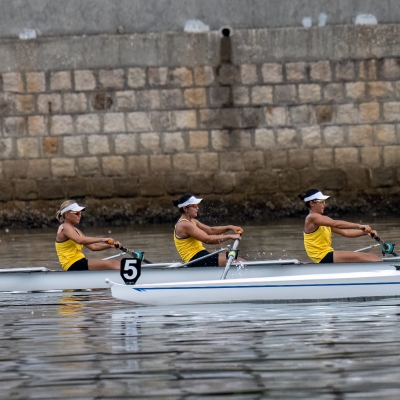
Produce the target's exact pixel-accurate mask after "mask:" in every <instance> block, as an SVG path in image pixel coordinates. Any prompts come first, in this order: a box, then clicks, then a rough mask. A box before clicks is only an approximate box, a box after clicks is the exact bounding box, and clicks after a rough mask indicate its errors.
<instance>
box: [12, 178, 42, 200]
mask: <svg viewBox="0 0 400 400" xmlns="http://www.w3.org/2000/svg"><path fill="white" fill-rule="evenodd" d="M14 185H15V186H14V193H15V198H16V199H17V200H36V199H37V198H38V197H39V196H38V195H39V193H38V188H37V184H36V181H34V180H33V179H24V180H23V181H20V180H18V181H16V182H15V183H14Z"/></svg>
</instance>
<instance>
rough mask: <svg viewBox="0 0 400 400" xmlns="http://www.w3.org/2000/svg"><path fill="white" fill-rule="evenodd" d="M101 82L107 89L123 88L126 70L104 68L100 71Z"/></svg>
mask: <svg viewBox="0 0 400 400" xmlns="http://www.w3.org/2000/svg"><path fill="white" fill-rule="evenodd" d="M99 82H100V86H101V87H103V88H105V89H123V87H124V83H125V72H124V70H123V69H102V70H100V71H99Z"/></svg>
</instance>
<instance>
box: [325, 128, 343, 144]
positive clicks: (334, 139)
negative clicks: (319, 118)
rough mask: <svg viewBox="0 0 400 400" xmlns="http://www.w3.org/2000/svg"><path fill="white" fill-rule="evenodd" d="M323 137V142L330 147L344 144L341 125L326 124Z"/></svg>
mask: <svg viewBox="0 0 400 400" xmlns="http://www.w3.org/2000/svg"><path fill="white" fill-rule="evenodd" d="M323 137H324V141H325V144H326V145H327V146H331V147H339V146H344V145H345V143H346V140H345V139H346V137H345V132H344V128H343V127H342V126H328V127H325V128H324V131H323Z"/></svg>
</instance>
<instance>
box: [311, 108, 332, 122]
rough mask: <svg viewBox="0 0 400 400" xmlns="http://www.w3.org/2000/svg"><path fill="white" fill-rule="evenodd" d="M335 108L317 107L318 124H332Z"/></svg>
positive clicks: (316, 118)
mask: <svg viewBox="0 0 400 400" xmlns="http://www.w3.org/2000/svg"><path fill="white" fill-rule="evenodd" d="M332 118H333V106H332V105H323V106H316V107H315V120H316V122H317V124H326V123H330V122H332Z"/></svg>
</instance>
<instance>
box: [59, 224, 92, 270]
mask: <svg viewBox="0 0 400 400" xmlns="http://www.w3.org/2000/svg"><path fill="white" fill-rule="evenodd" d="M77 232H78V233H79V235H80V236H82V234H81V233H80V232H79V231H77ZM82 249H83V244H78V243H76V242H74V241H73V240H71V239H68V240H66V241H65V242H61V243H60V242H56V252H57V256H58V259H59V261H60V264H61V266H62V267H63V269H65V270H66V271H67V270H68V268H69V267H70V266H71V265H72V264H73V263H75V262H77V261H79V260H81V259H82V258H85V255H84V254H83V253H82Z"/></svg>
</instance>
